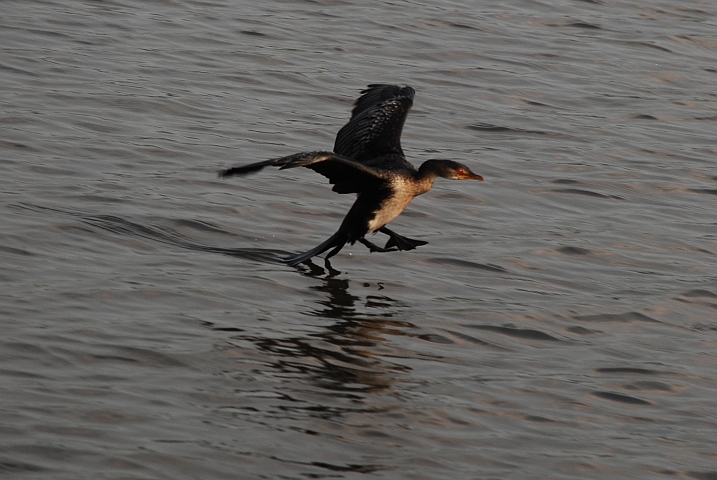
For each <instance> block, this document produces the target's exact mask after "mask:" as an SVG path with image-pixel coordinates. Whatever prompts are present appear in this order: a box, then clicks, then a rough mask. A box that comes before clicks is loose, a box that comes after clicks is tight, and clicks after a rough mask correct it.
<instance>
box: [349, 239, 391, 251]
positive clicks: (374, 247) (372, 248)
mask: <svg viewBox="0 0 717 480" xmlns="http://www.w3.org/2000/svg"><path fill="white" fill-rule="evenodd" d="M357 240H358V241H359V242H361V243H363V244H364V245H366V246H367V247H368V249H369V250H370V251H371V252H393V251H395V250H397V249H396V248H381V247H379V246H378V245H376V244H374V243H371V242H369V241H368V240H366V239H365V238H364V237H361V238H357Z"/></svg>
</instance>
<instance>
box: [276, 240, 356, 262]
mask: <svg viewBox="0 0 717 480" xmlns="http://www.w3.org/2000/svg"><path fill="white" fill-rule="evenodd" d="M348 241H349V237H348V235H346V234H345V233H343V232H336V233H334V234H333V235H331V236H330V237H329V238H328V239H327V240H326V241H325V242H323V243H322V244H321V245H319V246H317V247H314V248H312V249H311V250H309V251H308V252H304V253H297V254H296V255H290V256H288V257H286V258H284V259H283V260H284V262H286V264H287V265H290V266H292V267H293V266H295V265H298V264H300V263H303V262H305V261H307V260H308V259H310V258H311V257H315V256H316V255H321V254H322V253H324V252H325V251H326V250H328V249H329V248H333V250H332V251H331V252H330V253H329V254H328V255H327V257H326V259H327V260H328V258H329V257H333V256H334V255H336V254H337V253H339V250H341V249H342V248H343V247H344V245H346V242H348Z"/></svg>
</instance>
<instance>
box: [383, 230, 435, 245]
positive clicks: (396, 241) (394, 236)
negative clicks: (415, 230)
mask: <svg viewBox="0 0 717 480" xmlns="http://www.w3.org/2000/svg"><path fill="white" fill-rule="evenodd" d="M378 231H379V232H381V233H385V234H386V235H388V236H389V237H391V238H389V239H388V242H386V246H385V247H383V248H384V249H389V248H395V249H397V250H413V249H415V248H416V247H420V246H421V245H426V244H428V242H425V241H423V240H415V239H413V238H407V237H403V236H401V235H399V234H398V233H396V232H394V231H392V230H389V229H388V228H386V227H381V228H379V229H378Z"/></svg>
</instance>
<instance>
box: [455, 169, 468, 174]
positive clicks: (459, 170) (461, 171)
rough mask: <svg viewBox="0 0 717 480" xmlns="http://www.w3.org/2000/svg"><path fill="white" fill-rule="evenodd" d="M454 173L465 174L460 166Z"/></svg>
mask: <svg viewBox="0 0 717 480" xmlns="http://www.w3.org/2000/svg"><path fill="white" fill-rule="evenodd" d="M456 173H458V175H465V174H466V171H465V170H463V169H462V168H459V169H458V172H456Z"/></svg>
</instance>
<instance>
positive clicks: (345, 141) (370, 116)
mask: <svg viewBox="0 0 717 480" xmlns="http://www.w3.org/2000/svg"><path fill="white" fill-rule="evenodd" d="M361 93H362V95H361V97H359V99H358V100H356V103H355V104H354V105H355V107H354V109H353V111H352V112H351V120H350V121H349V123H347V124H346V125H345V126H344V127H343V128H342V129H341V130H339V133H338V134H337V135H336V142H335V143H334V152H336V153H337V154H339V155H342V156H344V157H348V158H351V159H353V160H356V161H358V162H364V161H366V160H370V159H372V158H376V157H383V156H385V155H403V150H402V149H401V132H402V131H403V124H404V123H405V121H406V117H407V116H408V112H409V110H410V109H411V106H412V105H413V97H414V95H415V91H414V90H413V88H411V87H399V86H398V85H369V86H368V89H366V90H364V91H362V92H361Z"/></svg>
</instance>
